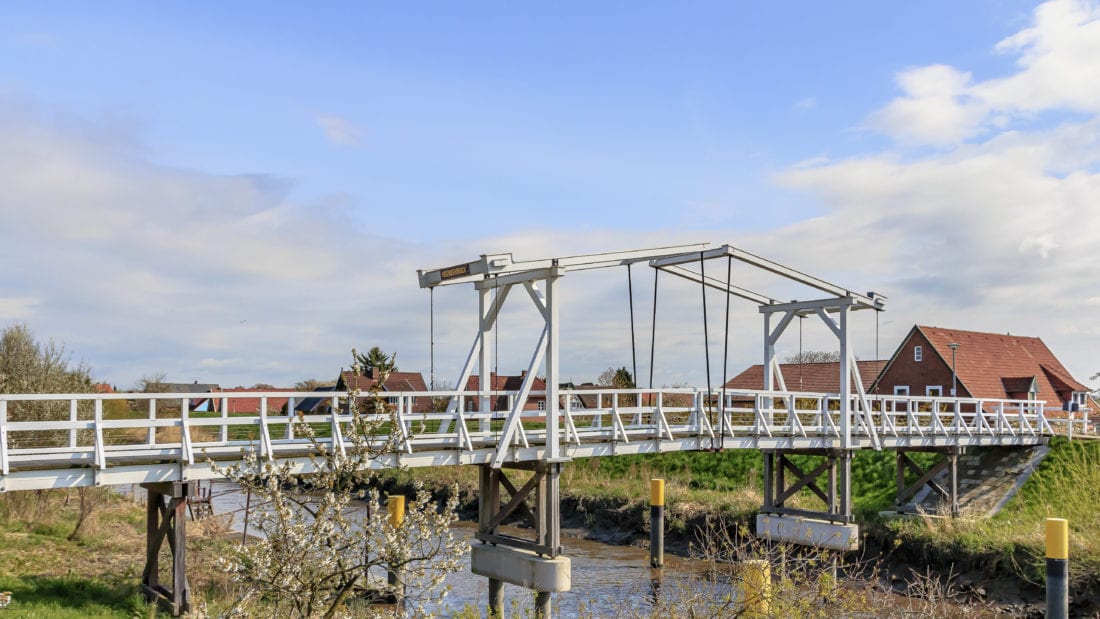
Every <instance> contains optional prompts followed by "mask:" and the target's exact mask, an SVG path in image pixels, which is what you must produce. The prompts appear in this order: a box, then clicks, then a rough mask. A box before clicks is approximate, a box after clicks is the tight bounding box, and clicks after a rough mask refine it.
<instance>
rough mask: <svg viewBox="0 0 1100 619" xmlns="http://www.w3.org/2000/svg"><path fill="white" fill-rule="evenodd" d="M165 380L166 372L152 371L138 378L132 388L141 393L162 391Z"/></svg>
mask: <svg viewBox="0 0 1100 619" xmlns="http://www.w3.org/2000/svg"><path fill="white" fill-rule="evenodd" d="M167 380H168V374H166V373H164V372H153V373H152V374H146V375H145V376H142V377H141V378H139V379H138V381H137V385H135V386H134V389H135V391H140V392H141V393H164V385H165V383H166V382H167Z"/></svg>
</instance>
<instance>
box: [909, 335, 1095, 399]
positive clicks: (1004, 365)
mask: <svg viewBox="0 0 1100 619" xmlns="http://www.w3.org/2000/svg"><path fill="white" fill-rule="evenodd" d="M915 328H916V329H918V330H920V332H921V333H923V334H924V337H925V339H927V340H928V343H929V344H931V345H932V348H933V349H935V351H936V353H937V354H939V355H940V357H941V358H943V360H944V361H945V362H946V363H947V364H948V366H950V365H951V349H950V347H948V344H951V343H957V344H959V348H958V350H957V351H956V355H955V368H956V369H955V371H956V374H957V375H958V378H959V384H960V385H962V386H964V387H965V388H966V390H967V391H968V392H969V393H970V394H971V395H972V396H973V397H977V398H1008V397H1020V395H1019V394H1016V393H1010V392H1009V391H1008V390H1009V389H1010V388H1011V389H1015V388H1018V387H1020V386H1021V385H1023V384H1024V382H1025V381H1026V382H1027V383H1028V386H1030V381H1031V379H1032V378H1033V377H1034V379H1035V382H1036V385H1038V387H1039V395H1038V399H1040V400H1044V399H1045V400H1048V401H1049V400H1051V399H1060V398H1058V397H1057V396H1058V393H1059V392H1071V391H1076V392H1081V391H1088V390H1089V389H1088V387H1086V386H1084V385H1082V384H1081V383H1079V382H1077V381H1076V380H1074V379H1073V377H1072V376H1071V375H1070V373H1069V371H1067V370H1066V368H1065V367H1064V366H1063V365H1062V363H1061V362H1060V361H1058V359H1057V358H1056V357H1055V356H1054V353H1052V352H1050V349H1049V348H1047V345H1046V344H1044V343H1043V340H1041V339H1039V338H1037V337H1025V336H1020V335H1002V334H1000V333H980V332H977V331H962V330H959V329H944V328H941V327H926V326H921V325H917V326H916V327H915ZM1026 389H1027V387H1025V392H1024V394H1023V397H1026V396H1027V394H1026Z"/></svg>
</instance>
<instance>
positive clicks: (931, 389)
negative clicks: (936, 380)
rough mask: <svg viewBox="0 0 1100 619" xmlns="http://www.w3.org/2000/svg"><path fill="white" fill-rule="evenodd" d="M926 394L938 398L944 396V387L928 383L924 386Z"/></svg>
mask: <svg viewBox="0 0 1100 619" xmlns="http://www.w3.org/2000/svg"><path fill="white" fill-rule="evenodd" d="M924 395H926V396H928V397H931V398H938V397H941V396H943V387H941V386H939V385H928V386H927V387H925V388H924Z"/></svg>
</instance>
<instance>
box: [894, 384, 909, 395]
mask: <svg viewBox="0 0 1100 619" xmlns="http://www.w3.org/2000/svg"><path fill="white" fill-rule="evenodd" d="M894 395H909V385H895V386H894Z"/></svg>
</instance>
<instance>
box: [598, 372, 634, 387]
mask: <svg viewBox="0 0 1100 619" xmlns="http://www.w3.org/2000/svg"><path fill="white" fill-rule="evenodd" d="M596 382H597V383H598V384H600V385H602V386H604V387H611V388H614V389H633V388H634V387H635V385H634V376H633V375H632V374H631V373H630V370H628V369H626V367H625V366H624V367H621V368H619V369H617V370H616V369H615V368H607V369H606V370H604V371H603V372H601V373H600V376H599V378H597V379H596Z"/></svg>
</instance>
